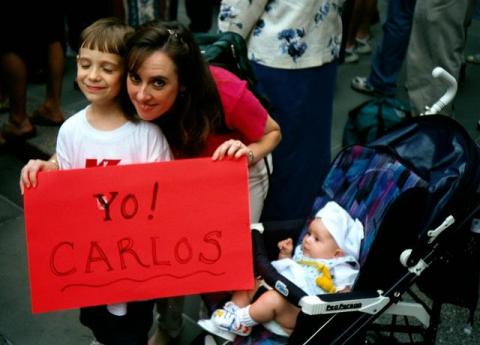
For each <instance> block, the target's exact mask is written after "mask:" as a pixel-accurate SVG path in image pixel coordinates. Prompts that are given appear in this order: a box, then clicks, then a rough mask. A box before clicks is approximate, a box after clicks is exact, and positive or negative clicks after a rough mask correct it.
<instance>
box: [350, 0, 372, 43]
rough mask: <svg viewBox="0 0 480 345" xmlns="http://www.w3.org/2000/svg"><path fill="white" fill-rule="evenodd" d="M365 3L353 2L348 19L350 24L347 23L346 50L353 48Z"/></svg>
mask: <svg viewBox="0 0 480 345" xmlns="http://www.w3.org/2000/svg"><path fill="white" fill-rule="evenodd" d="M367 1H368V0H367ZM365 2H366V0H355V1H354V4H353V10H352V16H351V17H350V22H349V23H348V36H347V43H346V46H345V47H346V48H347V49H352V48H353V47H354V46H355V37H356V35H357V30H358V28H359V25H360V23H361V21H362V20H363V17H364V14H365Z"/></svg>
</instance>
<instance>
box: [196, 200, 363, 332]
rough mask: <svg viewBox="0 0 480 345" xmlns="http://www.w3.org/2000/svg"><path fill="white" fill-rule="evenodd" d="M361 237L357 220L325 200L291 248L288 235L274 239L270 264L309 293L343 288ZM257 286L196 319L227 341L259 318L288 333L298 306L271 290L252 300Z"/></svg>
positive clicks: (353, 272) (349, 282) (352, 273)
mask: <svg viewBox="0 0 480 345" xmlns="http://www.w3.org/2000/svg"><path fill="white" fill-rule="evenodd" d="M362 239H363V226H362V224H361V223H360V221H359V220H358V219H356V220H353V219H352V217H351V216H350V215H349V214H348V213H347V212H346V211H345V210H344V209H343V208H342V207H340V206H339V205H338V204H337V203H336V202H334V201H330V202H328V203H327V204H326V205H325V206H324V207H323V208H322V209H320V211H318V212H317V214H316V215H315V218H314V219H313V220H312V222H311V223H310V224H309V226H308V229H307V233H306V234H305V236H304V237H303V239H302V243H301V244H299V245H297V246H296V248H295V251H294V252H293V241H292V239H290V238H289V239H286V240H283V241H280V242H279V243H278V247H279V250H280V253H279V260H277V261H273V262H272V265H273V266H274V267H275V268H276V269H277V271H278V272H279V273H281V274H282V275H284V276H285V277H286V278H288V279H289V280H290V281H292V282H294V283H295V284H296V285H297V286H298V287H300V288H301V289H302V290H304V291H305V293H307V294H309V295H318V294H325V293H334V292H346V291H349V290H350V289H351V287H352V286H353V283H354V282H355V279H356V277H357V274H358V271H359V264H358V256H359V252H360V244H361V241H362ZM292 252H293V257H292ZM257 283H259V282H257ZM258 285H259V284H257V286H256V288H255V289H253V290H250V291H236V292H234V294H233V296H232V299H231V301H229V302H227V303H226V304H225V306H224V307H223V309H217V310H216V311H215V312H214V313H213V314H212V317H211V319H209V320H200V321H198V324H199V325H200V326H201V327H203V328H204V329H206V330H207V331H209V332H211V333H214V334H217V335H219V336H221V337H223V338H226V339H228V340H233V338H234V336H235V335H241V336H247V335H249V334H250V332H251V329H252V326H255V325H257V324H259V323H261V324H263V325H264V327H265V328H267V329H268V330H270V331H271V332H273V333H275V334H278V335H281V336H286V337H288V336H289V335H290V334H291V333H292V331H293V329H294V327H295V323H296V319H297V316H298V313H299V312H300V309H299V308H298V307H296V306H294V305H293V304H291V303H290V302H288V301H287V300H286V299H285V298H284V297H283V296H282V295H280V294H279V293H278V292H277V291H275V290H272V289H270V290H268V291H267V292H265V293H263V294H262V295H261V296H260V297H259V298H258V299H257V300H256V301H254V302H252V299H253V296H254V295H255V292H256V290H257V289H258Z"/></svg>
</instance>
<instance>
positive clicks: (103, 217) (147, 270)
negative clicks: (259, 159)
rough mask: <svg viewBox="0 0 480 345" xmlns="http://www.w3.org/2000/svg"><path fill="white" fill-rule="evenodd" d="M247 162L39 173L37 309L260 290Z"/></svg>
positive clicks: (29, 195) (32, 221)
mask: <svg viewBox="0 0 480 345" xmlns="http://www.w3.org/2000/svg"><path fill="white" fill-rule="evenodd" d="M247 172H248V171H247V168H246V160H245V159H242V160H240V161H233V160H223V161H216V162H214V161H212V160H211V159H210V158H205V159H191V160H178V161H172V162H164V163H153V164H137V165H128V166H127V165H125V166H114V167H100V168H88V169H79V170H66V171H57V172H50V173H41V174H40V175H39V185H38V187H37V188H34V189H30V190H27V191H26V193H25V199H24V202H25V204H24V206H25V227H26V233H27V249H28V259H29V260H28V262H29V271H30V285H31V297H32V310H33V312H46V311H53V310H59V309H68V308H76V307H80V306H91V305H101V304H110V303H116V302H124V301H134V300H145V299H154V298H158V297H167V296H177V295H188V294H197V293H203V292H212V291H226V290H240V289H249V288H252V287H253V263H252V254H251V252H252V251H251V239H250V229H249V228H250V226H249V225H250V224H249V210H248V202H249V201H248V181H247Z"/></svg>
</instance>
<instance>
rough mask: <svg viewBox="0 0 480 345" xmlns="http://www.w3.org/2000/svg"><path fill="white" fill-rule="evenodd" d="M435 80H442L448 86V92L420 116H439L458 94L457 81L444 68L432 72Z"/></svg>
mask: <svg viewBox="0 0 480 345" xmlns="http://www.w3.org/2000/svg"><path fill="white" fill-rule="evenodd" d="M432 76H433V77H434V78H441V79H443V80H444V81H445V82H447V84H448V88H447V91H446V92H445V93H444V94H443V96H442V97H440V99H439V100H438V101H436V102H435V103H434V104H433V105H432V106H431V107H426V111H425V112H424V113H422V114H420V115H434V114H438V113H439V112H440V111H441V110H442V109H443V108H444V107H445V106H446V105H447V104H449V103H450V102H451V101H452V100H453V98H454V97H455V95H456V94H457V87H458V84H457V80H456V79H455V78H454V77H453V76H452V75H451V74H450V73H448V72H447V71H446V70H445V69H443V68H442V67H435V68H434V69H433V71H432Z"/></svg>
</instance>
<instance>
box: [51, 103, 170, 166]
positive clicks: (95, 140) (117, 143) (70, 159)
mask: <svg viewBox="0 0 480 345" xmlns="http://www.w3.org/2000/svg"><path fill="white" fill-rule="evenodd" d="M87 109H88V106H87V107H86V108H85V109H82V110H80V111H79V112H78V113H76V114H75V115H73V116H71V117H70V118H68V119H67V120H66V121H65V123H64V124H63V125H62V126H61V127H60V131H59V132H58V137H57V148H56V152H57V156H58V163H59V165H60V169H62V170H64V169H76V168H85V167H93V166H107V165H125V164H134V163H148V162H159V161H169V160H171V159H172V153H171V151H170V147H169V145H168V142H167V140H166V139H165V136H164V135H163V133H162V131H161V130H160V128H159V127H158V126H157V125H155V124H152V123H149V122H146V121H139V122H135V123H134V122H130V121H129V122H127V123H125V124H124V125H122V126H121V127H119V128H117V129H114V130H111V131H102V130H98V129H95V128H93V127H92V126H91V125H90V124H89V123H88V121H87V117H86V111H87Z"/></svg>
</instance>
